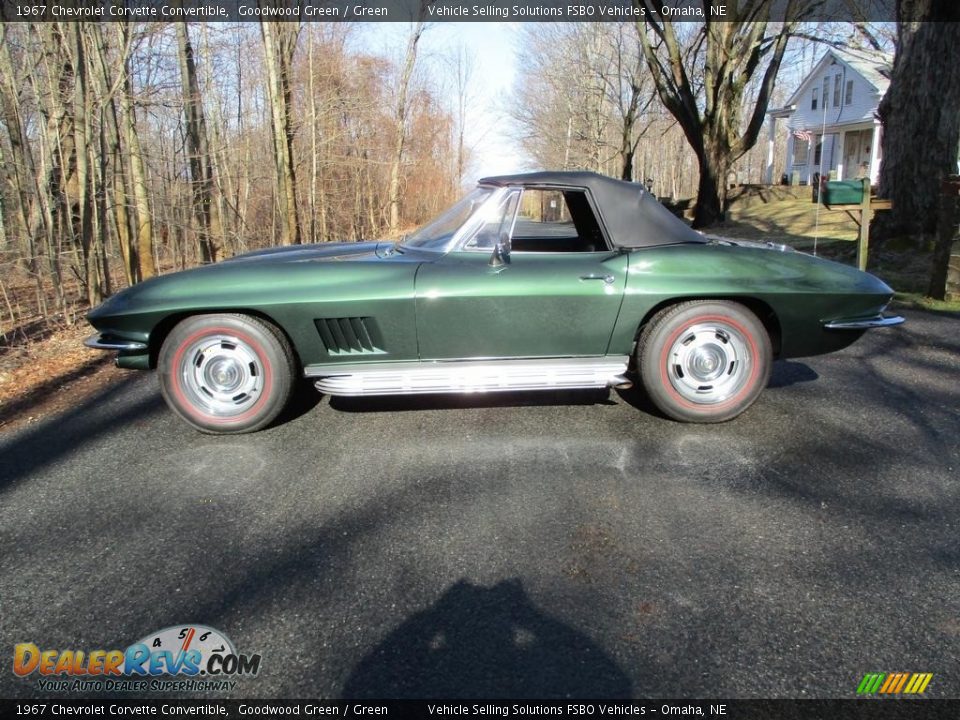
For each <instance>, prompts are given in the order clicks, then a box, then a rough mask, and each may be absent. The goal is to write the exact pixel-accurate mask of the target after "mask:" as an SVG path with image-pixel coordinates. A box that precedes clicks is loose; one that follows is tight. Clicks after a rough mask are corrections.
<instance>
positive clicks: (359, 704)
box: [0, 698, 960, 720]
mask: <svg viewBox="0 0 960 720" xmlns="http://www.w3.org/2000/svg"><path fill="white" fill-rule="evenodd" d="M0 717H4V718H24V719H27V718H53V717H127V718H133V717H138V718H139V717H165V718H169V717H191V718H287V717H290V718H358V719H359V718H373V717H380V718H386V717H389V718H465V717H471V718H486V719H489V718H497V717H510V718H541V717H563V718H578V719H583V718H590V719H592V718H644V719H645V720H649V719H650V718H654V719H659V718H696V717H701V718H703V717H709V718H717V719H718V720H719V719H721V718H722V719H724V720H726V719H728V718H729V719H731V720H753V719H754V718H757V719H758V720H759V719H763V720H790V719H791V718H798V719H799V718H803V720H844V719H845V718H863V719H864V720H887V719H890V718H910V719H911V720H912V719H913V718H917V719H919V720H925V719H927V718H929V719H931V720H933V719H936V720H939V719H940V718H956V717H960V699H955V700H939V699H938V700H934V699H930V700H901V699H893V698H891V699H883V700H879V699H869V700H866V699H865V700H562V701H561V700H382V701H381V700H155V699H150V700H131V699H129V698H127V699H124V700H101V699H97V700H79V699H78V700H73V699H57V700H24V701H21V700H0Z"/></svg>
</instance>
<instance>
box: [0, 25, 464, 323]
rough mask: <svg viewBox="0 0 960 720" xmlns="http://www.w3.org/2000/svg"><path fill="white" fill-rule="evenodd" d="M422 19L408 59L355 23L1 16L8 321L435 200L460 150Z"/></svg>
mask: <svg viewBox="0 0 960 720" xmlns="http://www.w3.org/2000/svg"><path fill="white" fill-rule="evenodd" d="M423 29H424V28H423V25H422V24H421V25H419V26H416V27H415V28H414V29H413V30H412V31H411V34H410V40H409V43H408V47H407V49H406V51H405V53H403V54H402V56H401V58H400V60H399V61H398V62H396V63H393V62H391V61H390V60H388V59H385V58H384V57H383V56H380V55H375V54H369V53H365V52H361V51H358V50H356V49H353V48H352V45H351V43H350V42H349V40H350V37H351V32H352V29H351V27H350V26H348V25H345V24H319V23H314V24H309V25H304V26H302V27H301V26H299V25H298V24H297V23H272V22H264V23H262V24H260V23H256V24H254V23H251V24H237V25H229V26H228V25H218V24H197V25H194V24H190V25H188V24H186V23H171V24H161V23H155V24H126V23H112V24H97V23H71V22H49V23H36V24H12V23H11V24H6V23H5V24H3V25H2V28H0V31H2V37H0V78H2V80H0V111H2V121H3V122H2V124H3V126H4V131H3V132H2V136H0V168H2V169H0V173H2V178H0V179H2V182H3V195H2V205H0V209H2V215H0V219H2V223H0V289H2V293H0V302H2V303H3V306H2V312H3V314H4V315H5V316H6V317H4V320H5V322H4V325H5V326H7V327H12V328H14V330H13V333H16V329H17V328H20V327H22V326H24V324H26V323H28V321H30V320H32V319H35V318H36V317H39V318H41V319H42V318H60V319H61V320H62V321H64V322H67V323H69V322H72V321H73V320H74V319H75V317H76V315H77V314H78V313H79V312H82V311H83V310H84V309H85V308H86V307H88V306H89V305H93V304H96V303H98V302H99V301H100V300H101V299H102V298H103V297H104V296H105V295H108V294H110V293H111V292H112V291H113V290H115V289H116V288H117V287H119V286H123V285H126V284H131V283H134V282H138V281H140V280H143V279H146V278H148V277H150V276H152V275H154V274H156V273H157V272H158V271H169V270H172V269H180V268H185V267H189V266H192V265H195V264H198V263H207V262H214V261H216V260H218V259H222V258H224V257H229V256H232V255H234V254H237V253H240V252H244V251H247V250H251V249H256V248H260V247H268V246H271V245H274V244H293V243H299V242H324V241H329V240H359V239H370V238H379V237H384V236H386V235H388V234H389V233H391V232H392V233H393V234H394V235H396V234H397V233H399V232H400V231H401V230H403V229H405V228H409V227H411V226H414V225H416V224H419V223H420V222H422V221H424V220H425V219H427V218H429V217H430V216H432V215H433V214H435V213H436V212H438V211H439V210H440V209H442V208H443V207H444V206H446V205H447V204H449V203H450V202H451V201H452V200H453V199H454V197H455V196H456V195H458V193H459V192H460V187H459V185H460V175H461V174H462V172H463V170H462V166H463V162H464V160H463V155H464V152H465V151H464V149H463V147H462V141H461V142H460V147H459V148H458V137H457V132H456V129H455V126H454V119H453V112H452V111H451V109H450V108H448V107H446V105H445V104H444V103H443V102H442V99H441V98H440V97H439V92H438V91H437V90H436V89H435V88H434V87H433V86H431V84H430V83H429V82H426V81H423V80H422V79H421V78H418V77H417V75H416V73H415V66H416V61H417V43H418V40H419V37H420V35H421V34H422V33H423ZM458 164H459V166H458ZM8 323H9V324H8Z"/></svg>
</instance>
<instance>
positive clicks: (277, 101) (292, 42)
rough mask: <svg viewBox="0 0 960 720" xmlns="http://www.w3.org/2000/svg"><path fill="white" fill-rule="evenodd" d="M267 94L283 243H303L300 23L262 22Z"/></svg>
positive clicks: (281, 239) (281, 242)
mask: <svg viewBox="0 0 960 720" xmlns="http://www.w3.org/2000/svg"><path fill="white" fill-rule="evenodd" d="M260 30H261V33H262V35H263V50H264V58H265V60H266V71H267V92H268V95H269V97H270V118H271V124H272V127H273V150H274V163H275V165H276V170H277V203H278V205H279V207H280V228H281V230H280V232H281V237H280V244H281V245H298V244H300V218H299V210H298V208H297V182H296V172H295V169H294V163H293V124H292V122H291V117H292V109H293V108H292V105H293V96H292V89H291V78H290V72H291V67H292V65H293V54H294V51H295V50H296V47H297V35H298V33H299V31H300V26H299V23H287V22H273V21H266V20H264V21H262V22H261V23H260Z"/></svg>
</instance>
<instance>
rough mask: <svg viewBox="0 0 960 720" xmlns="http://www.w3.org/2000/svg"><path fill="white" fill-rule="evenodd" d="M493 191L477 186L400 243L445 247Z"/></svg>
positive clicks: (424, 247) (437, 247) (420, 246)
mask: <svg viewBox="0 0 960 720" xmlns="http://www.w3.org/2000/svg"><path fill="white" fill-rule="evenodd" d="M493 192H494V189H493V188H489V187H479V188H477V189H476V190H474V191H473V192H471V193H470V194H469V195H467V196H466V197H465V198H463V200H461V201H460V202H458V203H456V204H455V205H453V206H452V207H450V208H449V209H447V210H446V211H444V212H443V213H441V214H440V216H439V217H437V218H436V219H434V220H432V221H430V222H428V223H427V224H426V225H424V226H423V227H422V228H420V229H419V230H416V231H415V232H413V233H411V234H410V235H408V236H407V237H405V238H404V239H403V242H402V243H401V245H402V246H403V247H410V248H421V249H425V250H443V249H445V248H446V247H447V245H448V244H449V242H450V240H451V239H452V238H453V236H454V235H455V234H456V232H457V230H459V229H460V228H461V227H463V225H464V223H466V222H467V220H469V219H470V217H471V216H472V215H473V214H474V213H475V212H476V211H477V209H478V208H479V207H480V206H481V205H483V203H484V202H486V200H487V198H489V197H490V195H491V194H493Z"/></svg>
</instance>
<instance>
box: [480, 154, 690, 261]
mask: <svg viewBox="0 0 960 720" xmlns="http://www.w3.org/2000/svg"><path fill="white" fill-rule="evenodd" d="M480 184H481V185H495V186H497V187H504V186H507V185H520V186H523V187H539V188H583V189H586V190H589V191H590V194H591V195H592V196H593V201H594V203H595V204H596V209H597V212H598V213H599V214H600V219H601V221H602V222H603V224H604V225H605V226H606V228H607V232H608V233H609V235H610V241H611V242H612V243H613V244H614V245H617V246H618V247H628V248H644V247H655V246H657V245H676V244H678V243H705V242H708V240H707V239H706V238H705V237H703V235H701V234H700V233H698V232H696V231H695V230H693V229H691V228H690V227H689V226H688V225H687V224H686V223H684V222H683V221H682V220H680V218H678V217H676V216H675V215H673V214H672V213H671V212H670V211H669V210H667V209H666V208H665V207H664V206H663V205H661V204H660V203H659V202H657V199H656V198H655V197H653V196H652V195H650V193H648V192H647V191H646V189H644V187H643V186H642V185H639V184H637V183H632V182H626V181H625V180H616V179H614V178H611V177H606V176H605V175H598V174H597V173H592V172H534V173H521V174H518V175H497V176H496V177H487V178H483V179H482V180H480Z"/></svg>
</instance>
